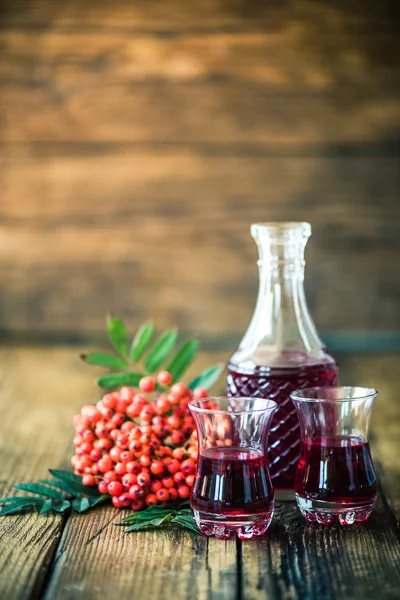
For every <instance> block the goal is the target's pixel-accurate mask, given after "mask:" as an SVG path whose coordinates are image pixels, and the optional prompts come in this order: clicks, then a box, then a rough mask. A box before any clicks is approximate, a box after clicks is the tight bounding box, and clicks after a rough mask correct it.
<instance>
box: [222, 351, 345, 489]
mask: <svg viewBox="0 0 400 600" xmlns="http://www.w3.org/2000/svg"><path fill="white" fill-rule="evenodd" d="M337 384H338V368H337V365H336V364H335V363H334V362H331V363H324V364H313V365H307V366H302V367H296V368H293V369H289V368H286V369H277V368H273V369H272V368H271V369H268V368H265V367H257V369H255V370H254V372H253V373H250V374H248V373H246V374H245V373H241V372H239V371H237V369H236V370H235V369H233V368H231V367H229V366H228V379H227V395H228V396H251V397H258V398H268V399H270V400H274V401H275V402H277V404H278V410H277V411H276V413H275V415H274V418H273V421H272V424H271V429H270V433H269V438H268V461H269V470H270V474H271V478H272V483H273V485H274V488H275V489H293V488H294V480H295V476H296V468H297V462H298V460H299V456H300V427H299V421H298V418H297V413H296V409H295V407H294V405H293V403H292V401H291V399H290V394H291V392H293V391H294V390H298V389H304V388H308V387H328V386H333V385H337Z"/></svg>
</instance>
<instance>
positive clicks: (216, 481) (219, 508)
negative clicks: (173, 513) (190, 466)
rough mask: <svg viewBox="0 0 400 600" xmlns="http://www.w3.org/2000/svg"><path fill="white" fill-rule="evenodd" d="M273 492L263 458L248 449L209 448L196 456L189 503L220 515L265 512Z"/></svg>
mask: <svg viewBox="0 0 400 600" xmlns="http://www.w3.org/2000/svg"><path fill="white" fill-rule="evenodd" d="M273 500H274V494H273V490H272V486H271V480H270V477H269V473H268V464H267V458H266V457H265V456H262V455H260V454H258V453H257V451H256V450H253V449H252V448H235V447H231V448H209V449H207V450H204V451H203V453H202V454H200V456H199V462H198V466H197V475H196V479H195V483H194V486H193V489H192V496H191V504H192V507H193V508H194V509H195V510H199V511H201V512H205V513H212V514H220V515H230V516H234V515H251V514H258V513H265V512H267V511H268V510H270V509H271V508H272V506H273Z"/></svg>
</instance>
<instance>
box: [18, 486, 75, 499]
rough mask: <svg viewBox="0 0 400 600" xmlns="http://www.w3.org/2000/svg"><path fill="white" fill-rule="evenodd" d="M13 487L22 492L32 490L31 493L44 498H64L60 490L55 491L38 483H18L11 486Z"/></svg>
mask: <svg viewBox="0 0 400 600" xmlns="http://www.w3.org/2000/svg"><path fill="white" fill-rule="evenodd" d="M13 487H14V489H16V490H20V491H22V492H32V494H38V495H39V496H44V497H45V498H53V499H54V500H64V496H63V495H62V494H61V492H57V491H56V490H53V489H51V488H48V487H46V486H44V485H41V484H40V483H19V484H18V485H14V486H13Z"/></svg>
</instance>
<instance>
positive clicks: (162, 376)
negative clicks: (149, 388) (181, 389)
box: [157, 371, 172, 385]
mask: <svg viewBox="0 0 400 600" xmlns="http://www.w3.org/2000/svg"><path fill="white" fill-rule="evenodd" d="M157 381H158V383H161V385H169V384H170V383H172V375H171V373H169V372H168V371H160V373H159V374H158V375H157Z"/></svg>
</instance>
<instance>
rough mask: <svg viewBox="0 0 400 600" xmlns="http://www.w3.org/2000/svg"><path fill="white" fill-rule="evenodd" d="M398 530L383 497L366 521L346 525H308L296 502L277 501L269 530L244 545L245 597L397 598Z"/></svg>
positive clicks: (399, 557) (249, 598) (355, 599)
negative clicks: (365, 522)
mask: <svg viewBox="0 0 400 600" xmlns="http://www.w3.org/2000/svg"><path fill="white" fill-rule="evenodd" d="M398 534H399V530H398V528H397V527H395V526H394V524H393V520H392V518H391V515H390V513H388V511H387V509H386V506H385V505H384V503H383V502H382V500H381V501H380V502H379V503H378V505H377V507H376V509H375V510H374V513H373V516H371V518H370V521H369V522H368V523H367V524H365V525H357V526H355V527H352V528H350V529H348V530H346V529H345V528H342V527H340V526H329V527H321V526H318V525H314V524H307V523H306V521H305V520H304V519H302V517H301V515H300V514H299V512H298V510H297V508H296V506H295V503H283V504H281V505H279V504H278V507H277V514H276V517H275V518H274V524H273V525H272V526H271V529H270V530H269V532H268V533H267V535H265V536H263V538H261V539H258V540H254V541H250V542H249V543H243V544H242V573H243V575H242V578H243V592H242V593H243V597H244V598H246V600H247V599H248V600H258V598H260V599H261V598H293V599H294V598H310V599H324V600H330V599H336V598H349V599H352V600H353V599H354V600H362V599H364V598H365V599H368V600H369V599H371V600H372V599H374V598H376V597H377V596H379V597H382V598H385V599H393V600H394V599H395V598H397V597H398V589H399V585H400V572H399V568H398V565H399V559H400V548H399V545H398Z"/></svg>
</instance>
